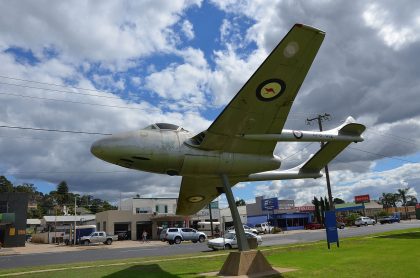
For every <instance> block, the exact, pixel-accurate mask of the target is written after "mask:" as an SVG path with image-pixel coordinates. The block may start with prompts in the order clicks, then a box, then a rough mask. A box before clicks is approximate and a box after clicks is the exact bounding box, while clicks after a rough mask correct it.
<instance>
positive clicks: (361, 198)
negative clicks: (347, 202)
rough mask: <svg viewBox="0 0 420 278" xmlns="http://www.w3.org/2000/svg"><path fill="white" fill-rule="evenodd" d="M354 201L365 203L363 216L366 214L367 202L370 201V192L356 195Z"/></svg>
mask: <svg viewBox="0 0 420 278" xmlns="http://www.w3.org/2000/svg"><path fill="white" fill-rule="evenodd" d="M354 202H355V203H356V204H362V205H363V216H366V210H365V203H369V202H370V196H369V194H366V195H358V196H354Z"/></svg>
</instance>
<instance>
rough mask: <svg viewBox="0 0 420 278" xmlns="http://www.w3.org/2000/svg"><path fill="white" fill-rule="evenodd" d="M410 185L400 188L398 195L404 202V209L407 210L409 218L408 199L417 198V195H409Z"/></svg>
mask: <svg viewBox="0 0 420 278" xmlns="http://www.w3.org/2000/svg"><path fill="white" fill-rule="evenodd" d="M410 189H411V188H410V187H406V188H400V189H398V190H397V194H396V195H397V196H398V199H399V201H400V202H401V203H402V205H403V207H404V211H405V218H408V212H407V202H408V200H410V201H411V200H413V199H416V197H414V196H413V195H409V194H408V192H409V191H410Z"/></svg>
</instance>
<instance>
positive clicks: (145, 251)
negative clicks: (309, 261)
mask: <svg viewBox="0 0 420 278" xmlns="http://www.w3.org/2000/svg"><path fill="white" fill-rule="evenodd" d="M418 227H420V221H411V222H402V223H394V224H385V225H380V224H377V225H375V226H367V227H360V228H357V227H350V228H345V229H343V230H338V231H339V232H338V233H339V238H346V237H353V236H362V235H369V234H372V233H379V232H385V231H391V230H401V229H408V228H418ZM325 238H326V235H325V230H313V231H305V232H299V233H291V234H287V233H285V234H276V235H263V244H262V245H263V246H272V245H284V244H290V243H303V242H311V241H318V240H325ZM197 252H203V253H204V252H210V253H211V252H215V251H211V250H210V249H209V248H208V247H207V245H206V244H205V243H196V244H194V243H182V244H179V245H166V246H163V247H162V246H158V247H150V248H115V249H106V250H104V249H92V250H84V251H72V252H62V253H57V252H54V253H42V254H39V253H38V254H25V255H3V256H0V269H2V268H3V269H5V268H17V267H25V266H40V265H53V264H66V263H75V262H88V261H97V260H110V259H125V258H144V257H152V256H168V255H180V254H192V253H197Z"/></svg>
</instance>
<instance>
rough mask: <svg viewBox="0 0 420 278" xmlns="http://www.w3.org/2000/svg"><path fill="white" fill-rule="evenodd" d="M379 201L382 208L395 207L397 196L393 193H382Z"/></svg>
mask: <svg viewBox="0 0 420 278" xmlns="http://www.w3.org/2000/svg"><path fill="white" fill-rule="evenodd" d="M379 202H380V203H381V204H382V206H383V207H384V208H392V207H394V208H395V207H397V202H398V196H397V194H395V193H385V192H384V193H382V197H380V198H379Z"/></svg>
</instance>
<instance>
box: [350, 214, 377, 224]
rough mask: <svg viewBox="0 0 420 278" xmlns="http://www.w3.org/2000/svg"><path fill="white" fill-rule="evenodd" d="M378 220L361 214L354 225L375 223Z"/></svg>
mask: <svg viewBox="0 0 420 278" xmlns="http://www.w3.org/2000/svg"><path fill="white" fill-rule="evenodd" d="M375 224H376V221H375V220H374V219H372V218H370V217H366V216H361V217H359V218H357V219H356V220H355V221H354V225H356V226H357V227H360V226H362V225H364V226H367V225H375Z"/></svg>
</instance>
